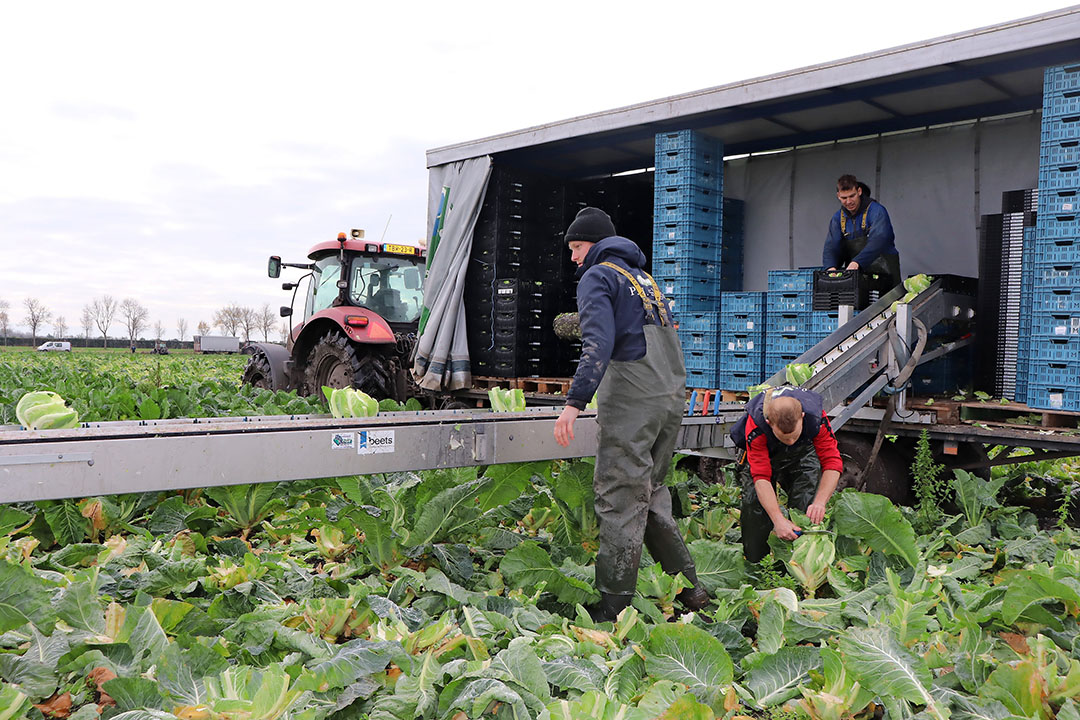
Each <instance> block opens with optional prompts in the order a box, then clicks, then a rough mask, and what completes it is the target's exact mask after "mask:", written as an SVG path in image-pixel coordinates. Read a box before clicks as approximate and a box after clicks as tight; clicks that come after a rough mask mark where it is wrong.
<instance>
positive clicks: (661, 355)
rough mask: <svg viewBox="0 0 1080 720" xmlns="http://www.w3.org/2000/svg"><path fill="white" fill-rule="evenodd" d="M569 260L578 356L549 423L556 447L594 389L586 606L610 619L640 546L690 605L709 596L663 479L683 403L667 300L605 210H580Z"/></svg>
mask: <svg viewBox="0 0 1080 720" xmlns="http://www.w3.org/2000/svg"><path fill="white" fill-rule="evenodd" d="M565 240H566V242H567V244H568V245H569V248H570V253H571V259H572V260H573V261H574V263H576V264H577V266H578V271H577V272H578V277H579V278H580V280H579V282H578V290H577V306H578V314H579V316H580V323H581V360H580V362H579V363H578V370H577V373H576V374H575V375H574V380H573V383H572V384H571V386H570V391H569V392H568V393H567V399H566V407H565V408H564V409H563V411H562V414H561V415H560V416H559V419H558V421H557V422H556V423H555V440H556V441H557V442H558V443H559V444H560V445H562V446H563V447H566V446H567V445H569V443H570V440H572V439H573V437H574V421H575V419H576V418H577V416H578V413H580V412H581V410H583V409H584V408H585V405H586V404H587V403H588V402H589V401H590V400H591V399H592V397H593V394H594V393H595V395H596V401H597V407H598V410H597V424H598V425H599V428H600V430H599V437H598V443H597V445H598V447H597V451H596V471H595V475H594V477H593V490H594V493H595V508H596V516H597V518H598V520H599V524H600V547H599V550H598V552H597V558H596V587H597V589H598V590H599V591H600V593H601V600H600V602H599V603H598V604H597V605H595V606H593V607H590V608H589V612H590V614H591V615H592V616H593V619H594V620H596V621H598V622H607V621H613V620H615V618H616V617H617V616H618V614H619V613H620V612H621V611H622V610H623V608H625V607H626V606H627V605H629V604H630V601H631V599H632V598H633V596H634V590H635V588H636V586H637V575H638V564H639V562H640V560H641V544H642V541H644V543H645V545H646V547H648V548H649V554H650V555H652V557H653V558H654V559H655V560H657V561H659V562H660V564H661V566H662V567H663V569H664V572H666V573H668V574H670V575H675V574H677V573H680V572H681V573H682V574H683V576H684V577H686V578H687V579H688V580H689V581H690V582H691V583H693V587H692V588H687V589H684V590H682V592H680V593H679V596H678V599H679V600H680V601H681V602H682V604H683V605H684V606H685V607H687V608H689V609H691V610H699V609H701V608H703V607H704V606H705V605H706V603H707V602H708V600H709V596H708V594H707V593H706V592H705V589H704V588H703V587H702V586H701V585H700V583H699V582H698V578H697V571H696V568H695V567H694V561H693V559H692V558H691V557H690V552H689V550H687V547H686V543H685V542H684V541H683V537H682V534H681V533H680V532H679V527H678V525H677V524H676V522H675V519H674V517H673V516H672V512H671V492H670V491H669V490H668V488H667V486H666V485H665V484H664V479H665V477H666V476H667V472H668V469H669V468H670V466H671V459H672V457H673V454H674V451H675V441H676V438H677V435H678V431H679V427H680V425H681V423H682V415H683V411H684V405H685V392H686V390H685V387H686V370H685V367H684V365H683V354H682V347H681V346H680V345H679V338H678V335H677V334H676V332H675V330H674V328H673V326H672V314H671V308H670V305H669V304H668V301H667V300H666V298H664V296H663V295H662V294H661V292H660V288H659V287H658V286H657V284H656V282H655V281H654V280H653V279H652V277H650V276H649V274H648V273H646V272H645V271H644V269H643V267H644V265H645V255H644V254H643V253H642V252H641V249H640V248H638V246H637V245H636V244H634V242H633V241H631V240H628V239H627V238H624V237H619V236H617V235H616V234H615V226H614V225H613V224H612V222H611V218H609V217H608V215H607V213H605V212H604V211H602V210H599V209H598V208H593V207H586V208H583V209H582V210H581V211H580V212H579V213H578V214H577V217H575V218H574V221H573V222H572V223H571V224H570V227H569V228H568V229H567V231H566V238H565Z"/></svg>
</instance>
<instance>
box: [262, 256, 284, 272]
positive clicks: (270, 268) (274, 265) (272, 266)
mask: <svg viewBox="0 0 1080 720" xmlns="http://www.w3.org/2000/svg"><path fill="white" fill-rule="evenodd" d="M266 274H267V275H269V276H270V277H272V278H277V277H281V258H280V257H278V256H277V255H271V256H270V262H269V263H267V265H266Z"/></svg>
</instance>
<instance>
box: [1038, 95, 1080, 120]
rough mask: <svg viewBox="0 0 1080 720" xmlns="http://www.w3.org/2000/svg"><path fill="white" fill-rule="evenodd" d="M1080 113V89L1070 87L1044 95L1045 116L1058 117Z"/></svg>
mask: <svg viewBox="0 0 1080 720" xmlns="http://www.w3.org/2000/svg"><path fill="white" fill-rule="evenodd" d="M1077 113H1080V89H1078V88H1070V89H1068V90H1058V91H1055V92H1051V93H1047V94H1044V95H1043V117H1044V118H1056V117H1062V116H1063V115H1076V114H1077Z"/></svg>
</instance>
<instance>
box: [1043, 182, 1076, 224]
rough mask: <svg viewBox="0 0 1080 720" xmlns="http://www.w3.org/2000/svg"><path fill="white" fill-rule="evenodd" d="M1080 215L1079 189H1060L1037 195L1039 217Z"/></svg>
mask: <svg viewBox="0 0 1080 720" xmlns="http://www.w3.org/2000/svg"><path fill="white" fill-rule="evenodd" d="M1067 213H1080V188H1062V189H1060V190H1050V191H1047V192H1040V193H1039V217H1042V216H1043V215H1064V214H1067Z"/></svg>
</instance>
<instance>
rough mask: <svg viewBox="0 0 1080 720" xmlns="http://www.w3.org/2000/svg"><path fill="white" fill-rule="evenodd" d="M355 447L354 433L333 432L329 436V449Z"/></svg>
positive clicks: (349, 448) (350, 448)
mask: <svg viewBox="0 0 1080 720" xmlns="http://www.w3.org/2000/svg"><path fill="white" fill-rule="evenodd" d="M355 447H356V433H351V432H344V433H334V434H333V435H331V436H330V449H332V450H352V449H353V448H355Z"/></svg>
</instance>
